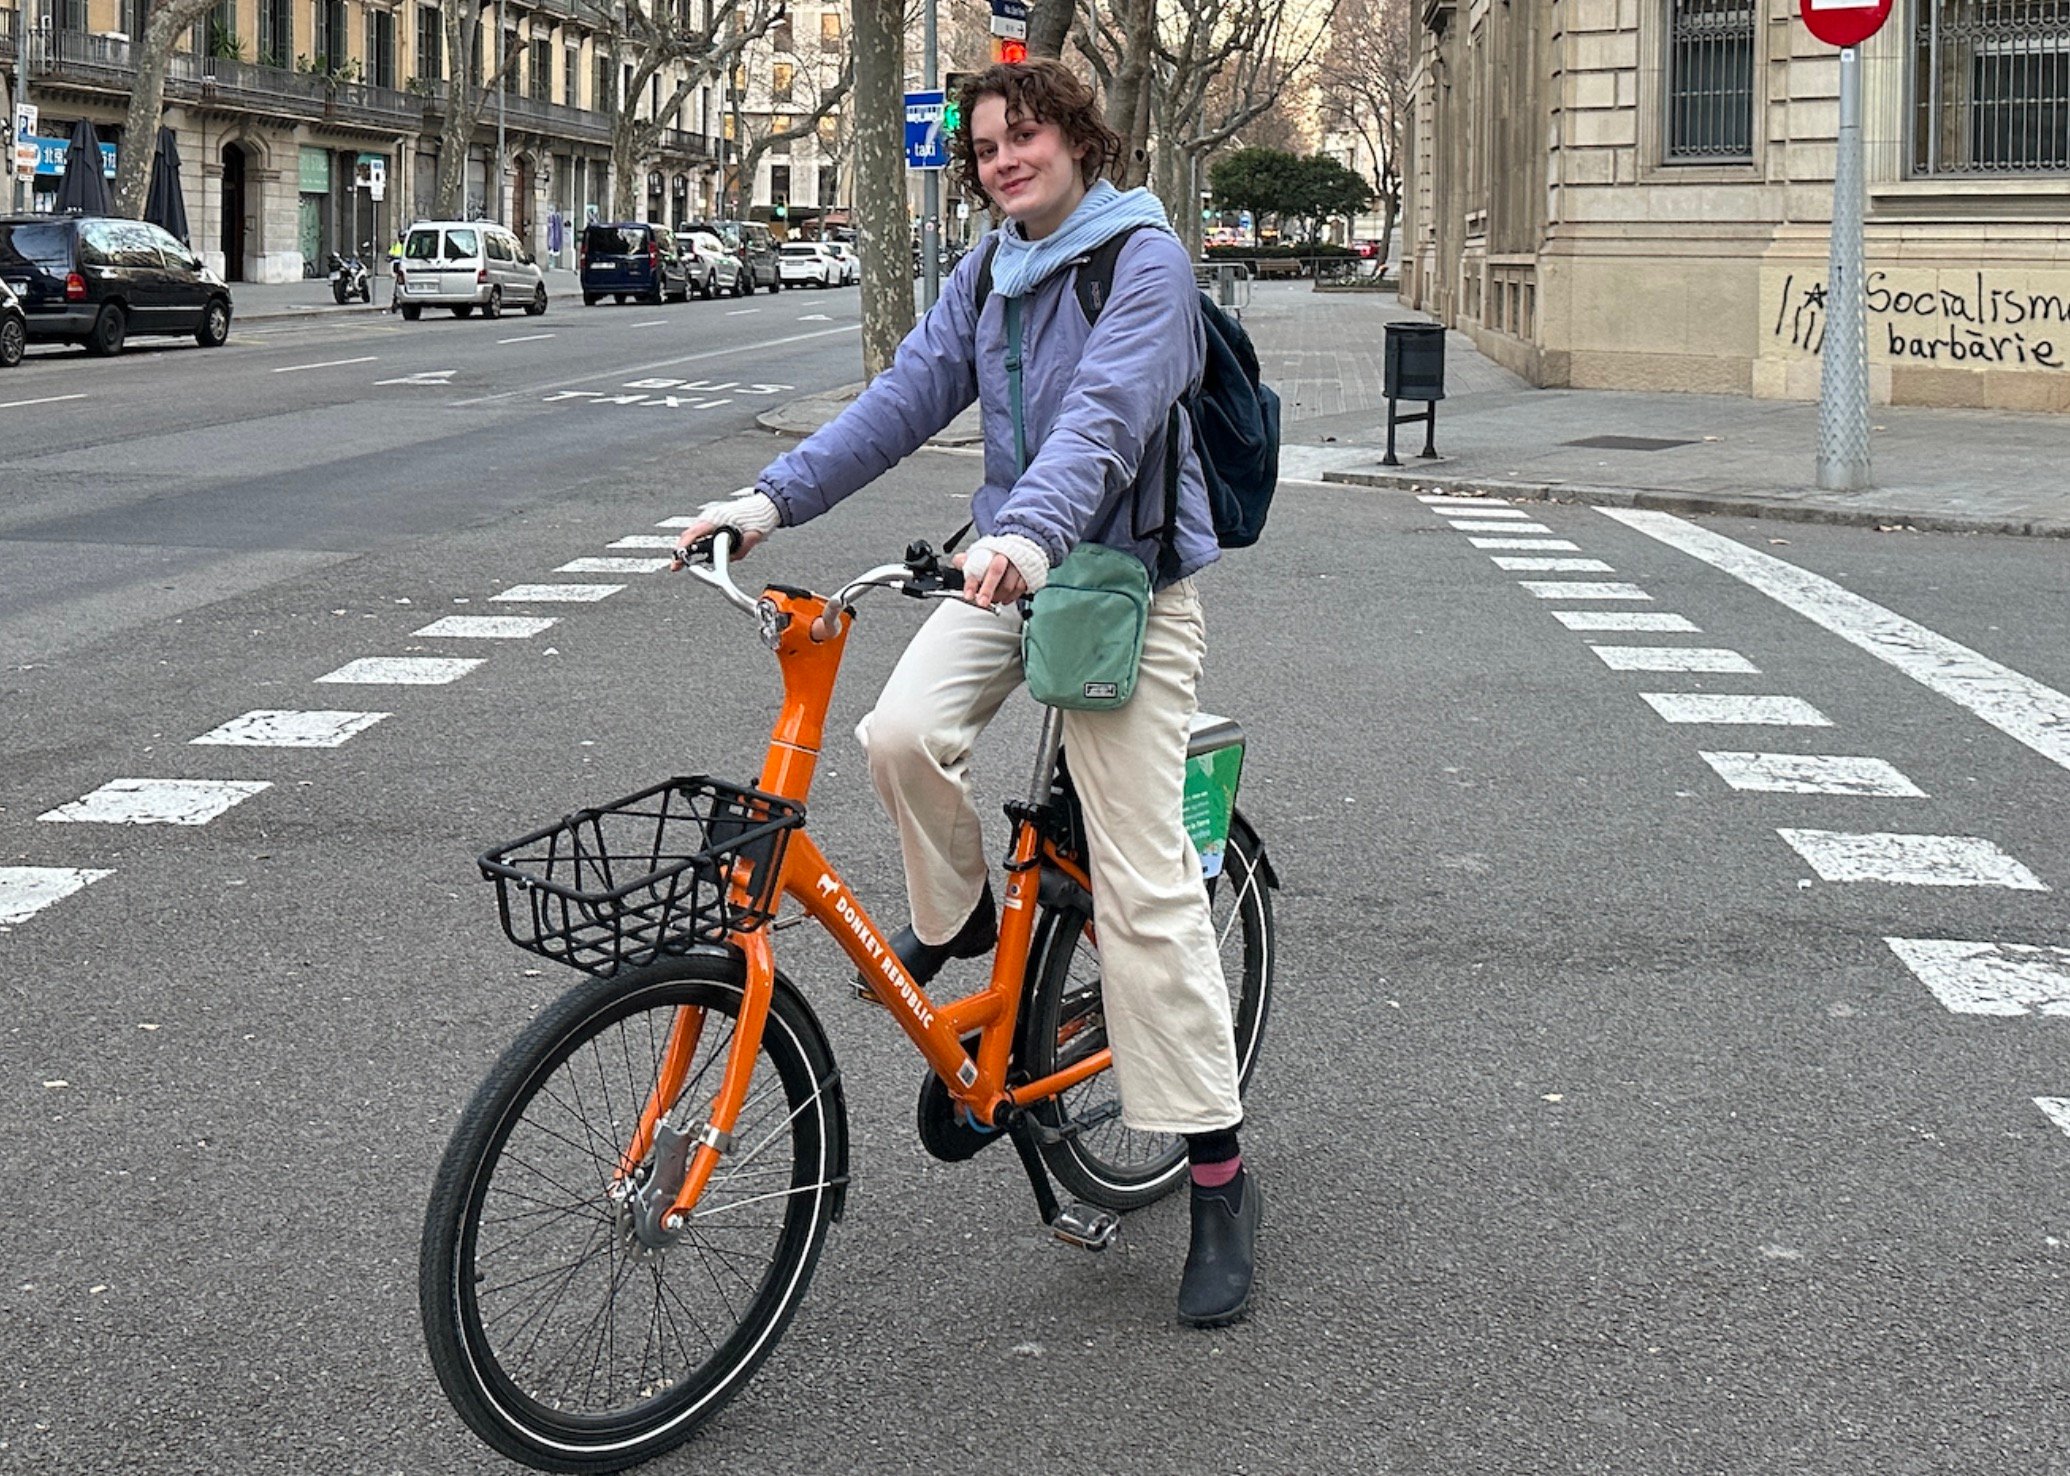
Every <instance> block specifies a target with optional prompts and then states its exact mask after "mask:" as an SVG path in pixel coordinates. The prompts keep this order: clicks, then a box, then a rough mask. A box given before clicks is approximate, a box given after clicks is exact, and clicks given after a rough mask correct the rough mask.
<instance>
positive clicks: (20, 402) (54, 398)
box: [0, 394, 86, 410]
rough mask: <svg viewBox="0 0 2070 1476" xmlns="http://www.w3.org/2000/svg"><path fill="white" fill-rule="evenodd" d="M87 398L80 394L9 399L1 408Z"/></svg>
mask: <svg viewBox="0 0 2070 1476" xmlns="http://www.w3.org/2000/svg"><path fill="white" fill-rule="evenodd" d="M85 398H86V396H85V395H83V394H78V395H44V396H42V397H41V398H39V399H34V400H8V401H7V402H6V403H4V404H0V410H20V409H22V408H24V407H26V406H29V405H56V404H60V403H62V402H63V401H65V400H83V399H85Z"/></svg>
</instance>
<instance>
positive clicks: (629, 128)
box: [611, 113, 646, 220]
mask: <svg viewBox="0 0 2070 1476" xmlns="http://www.w3.org/2000/svg"><path fill="white" fill-rule="evenodd" d="M641 132H642V129H641V128H640V126H639V124H638V123H636V122H634V121H633V120H632V119H631V118H628V117H626V116H625V115H624V114H623V113H621V114H619V115H618V116H617V117H616V118H614V119H612V120H611V212H612V219H614V220H636V219H638V218H639V216H640V213H641V212H640V211H638V210H637V209H635V208H634V205H633V195H634V193H635V191H634V188H633V186H634V183H635V181H636V180H638V178H639V173H640V155H641V154H643V153H645V152H646V146H645V140H644V139H642V138H641V136H640V135H641Z"/></svg>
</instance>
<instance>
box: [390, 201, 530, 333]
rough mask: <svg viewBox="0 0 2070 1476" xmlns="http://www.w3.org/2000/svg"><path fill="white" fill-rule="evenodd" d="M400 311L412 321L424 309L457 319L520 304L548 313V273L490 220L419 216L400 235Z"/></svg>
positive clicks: (500, 312)
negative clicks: (446, 311) (442, 311)
mask: <svg viewBox="0 0 2070 1476" xmlns="http://www.w3.org/2000/svg"><path fill="white" fill-rule="evenodd" d="M396 300H397V302H398V304H399V305H400V306H401V308H402V315H403V316H404V317H405V318H408V319H409V320H410V321H412V322H415V321H416V320H417V318H418V317H419V316H420V315H421V314H422V313H423V311H424V309H426V308H428V307H433V308H447V309H449V310H450V311H451V312H452V314H453V316H454V317H456V318H465V317H468V316H469V315H471V314H472V313H473V312H474V310H475V309H476V308H480V309H481V310H482V316H483V317H485V318H496V317H501V316H502V315H503V310H504V308H506V307H522V308H523V309H524V310H525V311H526V312H527V313H531V314H533V315H535V316H536V315H537V314H539V313H543V312H545V311H546V273H545V272H543V271H541V270H540V268H539V263H538V262H537V261H536V260H534V259H533V256H532V253H531V252H530V251H527V250H526V249H525V245H524V243H523V242H522V241H520V240H518V238H517V237H516V236H513V235H512V234H511V233H510V232H509V231H507V230H505V229H504V228H503V227H502V226H500V225H498V224H496V222H494V221H493V220H420V221H418V222H417V223H416V224H415V225H413V226H411V227H410V228H409V230H408V231H407V232H405V233H404V235H403V251H402V281H401V283H400V285H399V286H398V288H397V299H396Z"/></svg>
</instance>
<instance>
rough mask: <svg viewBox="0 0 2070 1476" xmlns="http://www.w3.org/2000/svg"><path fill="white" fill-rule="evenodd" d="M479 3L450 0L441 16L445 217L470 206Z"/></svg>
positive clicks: (441, 197)
mask: <svg viewBox="0 0 2070 1476" xmlns="http://www.w3.org/2000/svg"><path fill="white" fill-rule="evenodd" d="M474 15H475V7H474V6H473V5H467V4H461V3H460V0H446V3H445V4H444V5H441V6H440V7H439V19H440V20H441V22H442V23H443V24H444V26H445V32H446V70H447V74H448V77H449V80H448V81H447V83H446V116H445V118H444V119H443V120H441V122H440V124H439V130H438V197H437V202H436V204H435V206H434V207H433V208H435V209H436V210H437V211H438V214H439V216H440V218H441V219H444V220H460V219H462V218H463V217H464V215H465V212H466V208H467V155H468V151H469V150H470V149H472V148H473V146H474V114H475V98H476V96H477V94H478V93H479V91H480V83H479V77H480V73H481V59H480V58H479V57H477V56H475V54H474V48H473V46H472V45H471V44H470V42H471V40H472V37H473V33H474Z"/></svg>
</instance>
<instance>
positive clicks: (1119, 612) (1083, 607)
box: [1006, 297, 1150, 712]
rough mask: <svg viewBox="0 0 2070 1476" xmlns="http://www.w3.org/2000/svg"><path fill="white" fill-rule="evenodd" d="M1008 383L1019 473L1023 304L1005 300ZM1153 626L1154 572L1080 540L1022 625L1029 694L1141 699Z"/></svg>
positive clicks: (1054, 698) (1023, 452) (1091, 702)
mask: <svg viewBox="0 0 2070 1476" xmlns="http://www.w3.org/2000/svg"><path fill="white" fill-rule="evenodd" d="M1006 381H1007V384H1008V386H1009V387H1010V389H1011V392H1012V398H1013V450H1014V457H1015V460H1016V463H1017V467H1016V473H1015V474H1016V475H1018V474H1019V473H1020V472H1024V471H1026V470H1027V469H1028V446H1027V437H1026V433H1025V431H1024V430H1023V428H1022V424H1021V300H1020V299H1019V298H1018V297H1009V298H1007V299H1006ZM1149 625H1150V571H1149V570H1148V569H1146V568H1144V567H1143V561H1142V560H1141V559H1139V558H1137V557H1136V556H1135V555H1134V554H1131V553H1124V552H1123V551H1122V550H1120V549H1118V548H1108V547H1107V546H1105V545H1104V544H1098V543H1080V544H1079V545H1078V546H1077V547H1076V548H1074V549H1072V550H1071V552H1070V553H1069V554H1068V555H1066V556H1065V559H1064V561H1063V562H1062V563H1061V564H1058V565H1057V566H1056V568H1054V569H1052V570H1051V571H1050V575H1049V582H1048V583H1047V584H1045V585H1044V586H1043V587H1042V588H1041V590H1039V591H1038V592H1037V593H1036V595H1035V600H1034V610H1033V613H1031V614H1030V615H1029V616H1028V619H1027V621H1026V623H1025V624H1023V625H1022V627H1021V669H1022V672H1023V674H1024V675H1025V676H1026V678H1027V682H1028V694H1029V695H1030V696H1031V697H1033V698H1034V699H1035V700H1036V701H1037V702H1041V703H1044V704H1046V705H1048V706H1050V707H1070V708H1077V709H1079V710H1081V711H1094V712H1098V711H1101V710H1104V709H1107V708H1114V707H1120V706H1122V705H1123V704H1124V703H1126V702H1127V701H1128V700H1129V698H1131V697H1133V696H1135V694H1136V671H1137V669H1138V668H1139V667H1140V666H1141V665H1142V664H1143V636H1144V633H1145V632H1146V631H1147V630H1148V629H1149Z"/></svg>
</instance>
